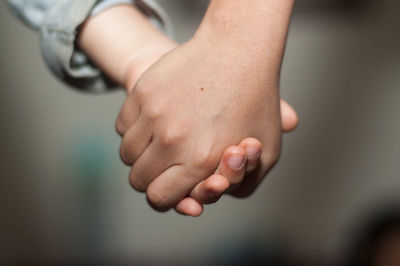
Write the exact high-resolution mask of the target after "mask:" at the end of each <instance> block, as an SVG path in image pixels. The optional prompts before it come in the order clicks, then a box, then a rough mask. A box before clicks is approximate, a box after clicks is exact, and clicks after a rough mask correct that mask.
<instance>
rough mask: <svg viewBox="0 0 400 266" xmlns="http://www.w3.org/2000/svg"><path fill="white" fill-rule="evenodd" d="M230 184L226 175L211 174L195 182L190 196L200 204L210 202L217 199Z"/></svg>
mask: <svg viewBox="0 0 400 266" xmlns="http://www.w3.org/2000/svg"><path fill="white" fill-rule="evenodd" d="M229 186H230V184H229V181H228V179H227V178H226V177H224V176H222V175H218V174H213V175H212V176H210V177H208V178H207V179H206V180H204V181H201V182H200V183H199V184H197V185H196V186H195V187H194V188H193V189H192V191H191V192H190V198H192V199H193V200H195V201H196V202H199V203H202V204H211V203H214V202H216V201H218V200H219V198H220V197H221V196H222V195H223V194H224V192H225V191H226V190H227V189H228V188H229Z"/></svg>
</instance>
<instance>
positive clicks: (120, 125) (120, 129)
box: [115, 117, 126, 136]
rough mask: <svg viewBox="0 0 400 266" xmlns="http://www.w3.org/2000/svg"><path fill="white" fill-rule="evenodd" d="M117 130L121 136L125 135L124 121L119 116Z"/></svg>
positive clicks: (116, 124)
mask: <svg viewBox="0 0 400 266" xmlns="http://www.w3.org/2000/svg"><path fill="white" fill-rule="evenodd" d="M115 130H116V131H117V133H118V134H119V135H120V136H123V135H124V134H125V132H126V129H125V126H124V123H123V122H122V118H121V117H118V119H117V122H116V123H115Z"/></svg>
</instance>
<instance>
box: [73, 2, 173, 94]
mask: <svg viewBox="0 0 400 266" xmlns="http://www.w3.org/2000/svg"><path fill="white" fill-rule="evenodd" d="M78 45H79V46H80V48H81V49H82V50H83V51H84V52H85V53H86V54H87V55H88V56H89V57H90V59H91V60H92V61H93V62H94V63H95V64H96V65H97V66H98V67H99V68H100V69H101V70H102V71H103V72H104V73H105V74H106V75H107V76H109V77H110V78H111V79H112V80H114V81H115V82H117V83H118V84H119V85H121V86H124V87H125V88H126V89H127V90H128V91H129V90H130V89H131V88H132V87H133V85H134V83H135V81H136V80H137V79H138V78H139V76H140V75H141V74H142V71H143V64H150V63H153V62H154V61H155V60H157V59H158V58H159V57H160V56H161V55H162V54H164V53H166V52H167V51H169V50H171V49H172V48H174V47H175V46H176V44H175V43H174V42H173V41H172V40H170V39H169V38H168V37H167V36H166V35H165V34H163V33H162V32H161V31H159V30H158V29H156V28H155V27H154V26H153V25H151V23H150V22H149V20H148V19H147V18H146V17H145V16H144V15H143V14H142V13H141V12H140V11H138V10H137V9H136V8H135V7H134V6H131V5H118V6H115V7H112V8H110V9H108V10H105V11H103V12H101V13H100V14H98V15H96V16H93V17H91V18H89V19H88V20H87V21H86V22H85V23H84V25H83V26H82V27H81V29H80V31H79V36H78Z"/></svg>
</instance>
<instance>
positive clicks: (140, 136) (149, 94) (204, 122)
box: [116, 39, 297, 216]
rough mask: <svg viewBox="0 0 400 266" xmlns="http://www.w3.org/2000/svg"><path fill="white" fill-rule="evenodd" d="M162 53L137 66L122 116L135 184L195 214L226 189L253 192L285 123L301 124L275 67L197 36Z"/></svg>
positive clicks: (159, 206)
mask: <svg viewBox="0 0 400 266" xmlns="http://www.w3.org/2000/svg"><path fill="white" fill-rule="evenodd" d="M227 48H229V47H227ZM157 59H158V56H156V57H153V58H147V59H146V60H143V64H142V67H141V68H140V69H141V70H140V71H136V72H134V73H132V75H131V79H130V80H129V81H128V84H129V85H128V86H130V87H132V88H133V89H132V91H131V92H130V94H129V95H128V97H127V100H126V102H125V104H124V106H123V107H122V109H121V112H120V114H119V117H118V120H117V125H116V126H117V131H118V132H119V133H120V134H121V135H122V136H123V140H122V144H121V150H120V153H121V158H122V160H123V161H124V162H125V163H126V164H128V165H131V166H132V168H131V172H130V177H129V178H130V183H131V185H132V186H133V187H134V188H135V189H136V190H138V191H141V192H146V194H147V199H148V201H149V203H150V204H151V206H153V207H154V208H155V209H156V210H159V211H165V210H168V209H170V208H175V209H176V210H177V211H178V212H180V213H182V214H187V215H191V216H198V215H200V214H201V212H202V211H203V204H209V203H213V202H215V201H217V200H218V199H219V198H220V196H221V195H222V194H223V193H225V192H228V193H230V194H232V195H234V196H238V197H244V196H248V195H250V194H251V193H252V192H253V191H254V190H255V188H256V187H257V186H258V184H259V183H260V182H261V180H262V179H263V177H264V176H265V174H266V173H267V172H268V171H269V170H270V169H271V168H272V166H273V165H274V164H275V162H276V161H277V159H278V157H279V153H280V138H281V129H283V130H284V131H290V130H293V129H294V128H295V127H296V125H297V115H296V113H295V111H294V110H293V109H292V108H291V107H290V106H289V105H288V104H287V103H286V102H284V101H283V100H281V102H280V104H279V95H278V85H277V84H278V77H277V75H275V74H268V73H270V72H272V73H275V72H273V71H270V69H269V66H268V64H260V65H252V64H250V63H249V62H248V61H246V60H244V59H243V58H241V57H240V55H237V54H232V53H230V52H229V49H227V51H223V50H220V49H218V47H215V46H212V45H208V44H207V43H204V42H201V41H199V40H197V39H192V40H191V41H189V42H188V43H186V44H184V45H182V46H180V47H178V48H176V49H173V50H172V51H170V52H169V53H167V54H166V55H164V56H163V57H161V58H160V59H159V60H158V61H157ZM155 61H157V62H156V63H154V64H153V62H155ZM147 68H148V69H147ZM136 69H138V68H136ZM146 70H147V71H146ZM144 71H146V72H145V73H144V74H143V75H142V73H143V72H144ZM139 77H140V79H139ZM138 79H139V80H138ZM137 80H138V81H137ZM136 81H137V82H136ZM279 108H280V109H279ZM281 117H282V122H281ZM261 143H262V144H261ZM231 145H237V146H231ZM262 146H263V147H262ZM261 150H263V152H262V153H261Z"/></svg>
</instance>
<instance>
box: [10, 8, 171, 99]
mask: <svg viewBox="0 0 400 266" xmlns="http://www.w3.org/2000/svg"><path fill="white" fill-rule="evenodd" d="M7 2H8V4H9V6H10V7H11V8H12V10H13V11H14V13H15V14H16V15H17V16H18V17H19V18H21V19H22V20H23V21H24V22H25V23H26V24H27V25H29V26H30V27H32V28H33V29H35V30H37V31H38V32H39V33H40V48H41V51H42V55H43V58H44V61H45V62H46V64H47V66H48V67H49V68H50V70H51V71H52V72H53V73H54V74H55V75H56V76H57V77H58V78H60V79H61V80H62V81H64V82H65V83H67V84H68V85H70V86H72V87H73V88H77V89H79V90H82V91H88V92H103V91H107V90H110V89H112V88H115V87H117V86H116V84H114V83H113V82H112V81H111V80H109V79H107V77H106V76H105V75H103V73H102V71H101V70H100V69H98V68H97V67H96V66H95V65H93V64H92V63H91V62H90V60H89V59H88V58H87V56H86V55H85V54H84V53H83V52H82V51H80V50H79V48H78V47H77V45H76V36H77V31H78V29H79V26H80V25H81V24H82V23H83V22H84V21H85V20H86V19H87V18H88V17H90V16H92V15H96V14H98V13H100V12H101V11H103V10H105V9H107V8H109V7H111V6H114V5H117V4H122V3H125V4H135V5H136V6H137V7H138V8H139V9H140V10H141V11H142V12H143V13H144V14H146V15H147V17H148V18H149V19H150V21H151V22H152V23H153V24H154V25H155V26H156V27H158V28H160V29H161V30H163V31H164V32H166V33H167V34H169V35H172V27H171V23H170V22H169V19H168V17H167V15H166V14H165V12H164V11H163V10H162V8H161V7H160V6H159V5H158V4H157V3H156V2H154V1H152V0H136V1H134V0H85V1H82V0H62V1H61V0H7Z"/></svg>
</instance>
